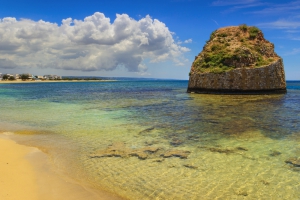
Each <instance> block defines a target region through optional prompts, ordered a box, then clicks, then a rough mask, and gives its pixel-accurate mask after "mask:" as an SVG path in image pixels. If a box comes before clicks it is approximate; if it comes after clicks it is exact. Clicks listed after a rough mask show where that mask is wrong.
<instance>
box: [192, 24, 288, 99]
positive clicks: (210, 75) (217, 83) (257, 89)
mask: <svg viewBox="0 0 300 200" xmlns="http://www.w3.org/2000/svg"><path fill="white" fill-rule="evenodd" d="M188 92H196V93H229V94H231V93H232V94H234V93H238V94H268V93H286V82H285V74H284V67H283V61H282V59H281V58H280V57H279V56H278V55H277V54H276V53H275V52H274V45H273V44H272V43H270V42H269V41H267V40H265V39H264V37H263V33H262V32H261V31H260V30H259V29H257V28H256V27H248V26H246V25H242V26H239V27H226V28H221V29H219V30H217V31H215V32H213V33H212V34H211V37H210V40H209V41H208V42H207V43H206V45H205V46H204V48H203V51H202V52H201V53H200V54H199V55H198V56H196V58H195V61H194V62H193V64H192V67H191V72H190V79H189V85H188Z"/></svg>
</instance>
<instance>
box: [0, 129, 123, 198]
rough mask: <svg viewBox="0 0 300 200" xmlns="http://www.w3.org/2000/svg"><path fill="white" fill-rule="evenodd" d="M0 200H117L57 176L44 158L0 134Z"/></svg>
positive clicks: (40, 153)
mask: <svg viewBox="0 0 300 200" xmlns="http://www.w3.org/2000/svg"><path fill="white" fill-rule="evenodd" d="M0 152H1V156H0V199H3V200H19V199H20V200H42V199H43V200H53V199H55V200H68V199H69V200H77V199H78V200H81V199H89V200H90V199H91V200H94V199H105V200H106V199H109V200H117V199H120V198H118V197H115V196H114V195H112V194H109V193H106V192H101V191H96V190H93V189H90V188H88V187H84V186H83V185H81V184H79V183H76V182H75V181H73V180H71V179H69V178H68V177H65V176H64V175H63V174H59V173H58V172H57V171H55V170H54V168H53V166H52V165H51V163H50V161H49V159H48V157H47V155H46V154H44V153H43V152H41V151H40V150H38V149H37V148H33V147H27V146H22V145H19V144H17V143H15V142H14V141H12V140H10V139H8V138H6V136H4V135H1V134H0Z"/></svg>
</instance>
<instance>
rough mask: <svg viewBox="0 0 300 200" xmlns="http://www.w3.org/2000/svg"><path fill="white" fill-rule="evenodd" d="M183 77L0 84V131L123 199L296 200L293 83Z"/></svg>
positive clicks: (296, 90) (296, 85) (297, 137)
mask: <svg viewBox="0 0 300 200" xmlns="http://www.w3.org/2000/svg"><path fill="white" fill-rule="evenodd" d="M186 88H187V81H171V80H138V79H128V80H120V81H117V82H70V83H69V82H68V83H32V84H31V83H26V84H0V106H1V112H0V131H2V132H10V133H14V135H13V136H12V137H14V139H16V140H18V141H19V142H20V143H23V144H27V145H32V146H37V147H39V148H40V149H42V150H43V151H45V152H47V153H48V154H49V155H50V157H51V159H52V161H53V163H54V164H55V165H56V166H57V168H58V169H59V170H61V171H63V172H64V173H66V174H68V175H69V176H70V177H71V178H73V179H75V180H77V181H78V182H81V183H83V184H84V183H88V184H89V185H92V186H93V187H95V188H98V189H104V190H107V191H109V192H112V193H116V194H118V195H119V196H121V197H124V198H127V199H300V185H299V183H300V168H299V167H297V166H294V165H292V164H287V163H286V162H285V161H286V160H287V159H289V158H291V157H296V158H299V157H300V106H299V104H300V101H299V99H300V82H288V93H287V94H286V95H263V96H255V95H254V96H251V95H249V96H240V95H234V96H230V95H200V94H188V93H186Z"/></svg>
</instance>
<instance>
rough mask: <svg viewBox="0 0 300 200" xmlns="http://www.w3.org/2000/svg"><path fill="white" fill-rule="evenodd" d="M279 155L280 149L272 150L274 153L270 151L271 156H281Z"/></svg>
mask: <svg viewBox="0 0 300 200" xmlns="http://www.w3.org/2000/svg"><path fill="white" fill-rule="evenodd" d="M279 155H281V152H279V151H272V153H270V156H273V157H275V156H279Z"/></svg>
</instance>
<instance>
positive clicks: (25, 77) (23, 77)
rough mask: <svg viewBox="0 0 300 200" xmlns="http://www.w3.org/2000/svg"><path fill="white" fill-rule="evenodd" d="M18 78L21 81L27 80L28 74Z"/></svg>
mask: <svg viewBox="0 0 300 200" xmlns="http://www.w3.org/2000/svg"><path fill="white" fill-rule="evenodd" d="M20 78H21V79H22V81H25V80H27V79H29V74H21V75H20Z"/></svg>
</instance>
